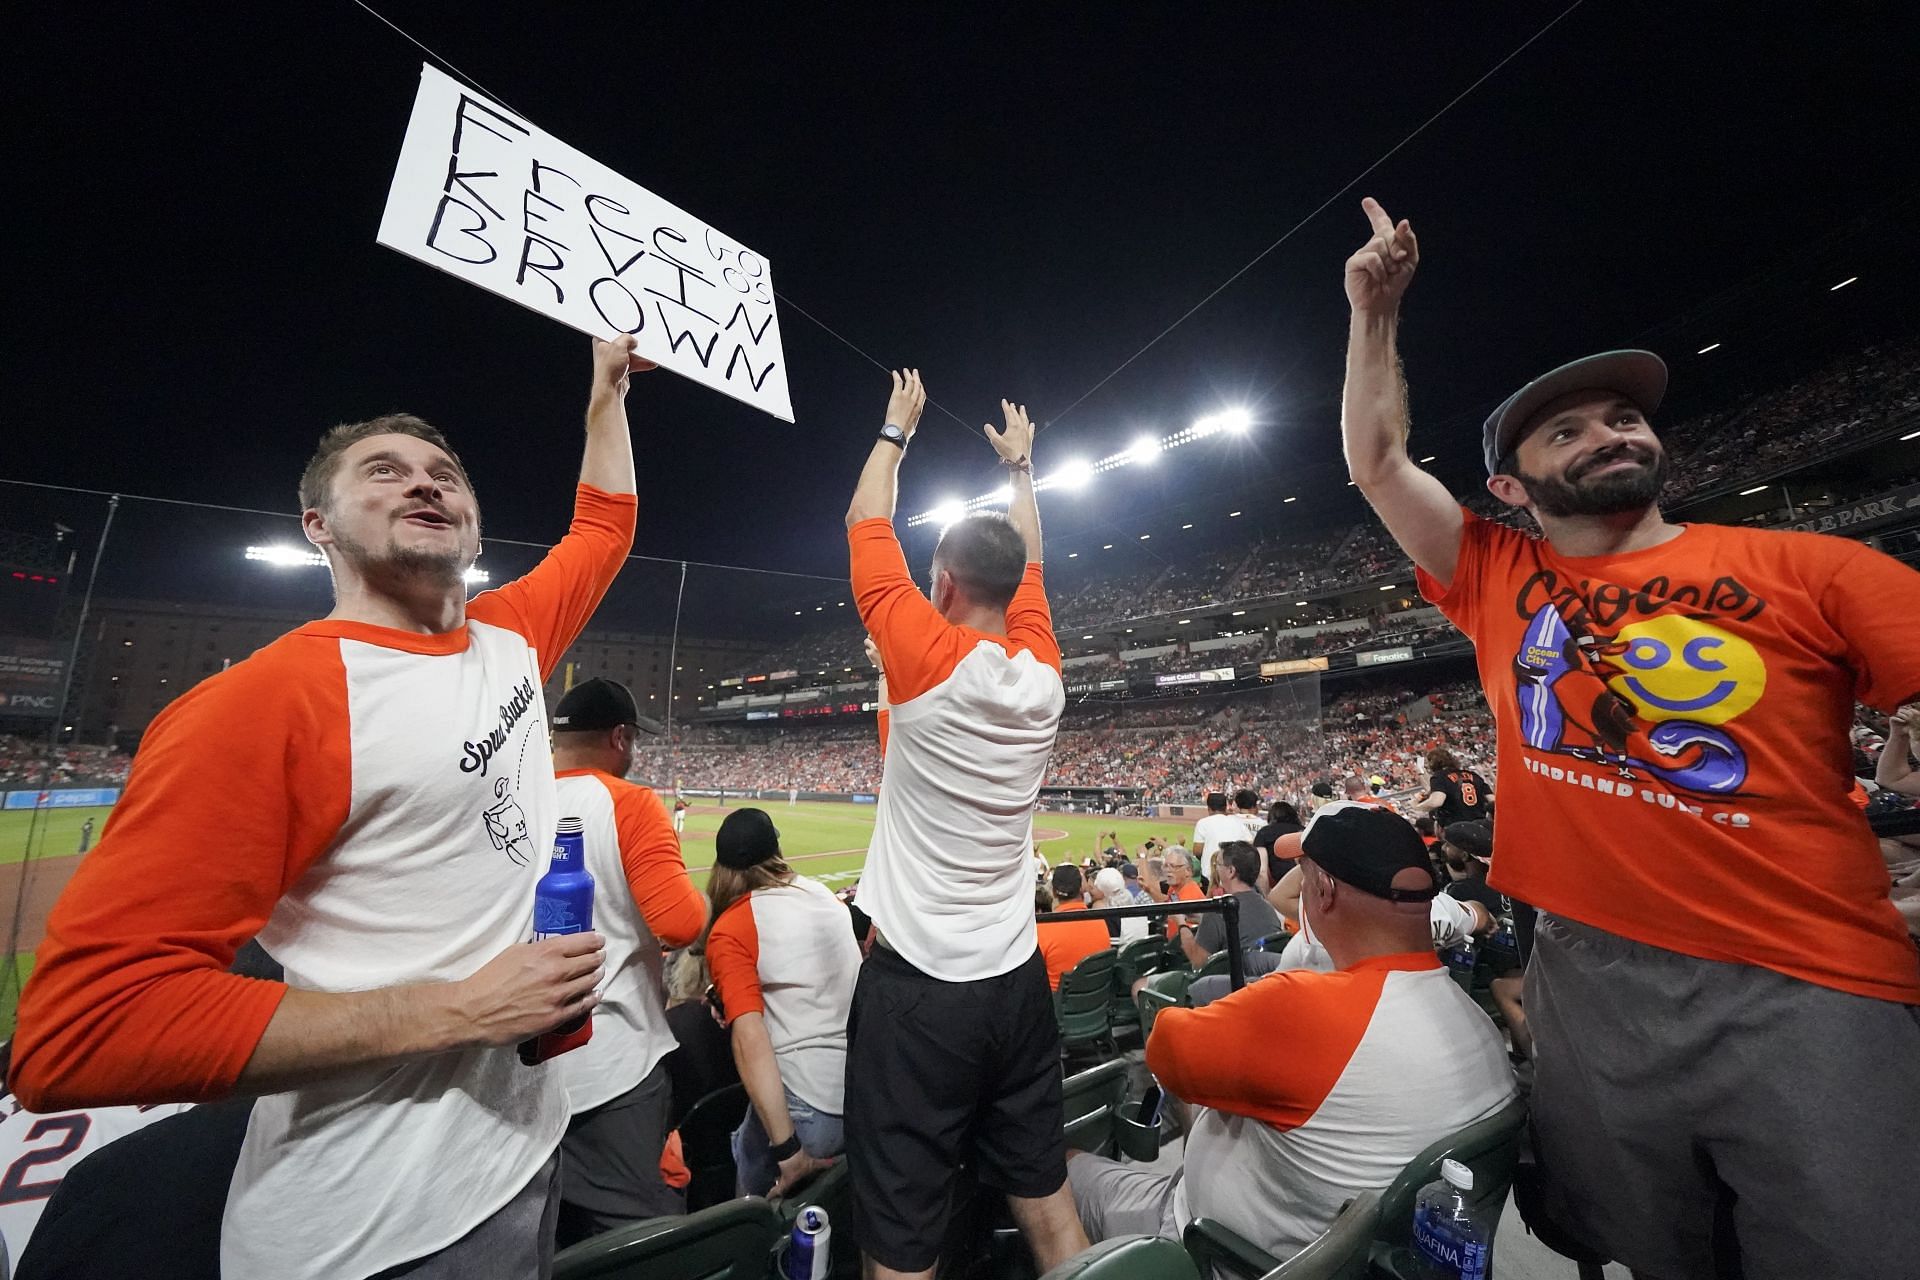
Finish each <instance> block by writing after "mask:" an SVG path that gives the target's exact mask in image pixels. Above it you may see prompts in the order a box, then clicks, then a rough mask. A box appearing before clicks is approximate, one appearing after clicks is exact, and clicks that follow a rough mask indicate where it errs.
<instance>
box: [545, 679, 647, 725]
mask: <svg viewBox="0 0 1920 1280" xmlns="http://www.w3.org/2000/svg"><path fill="white" fill-rule="evenodd" d="M623 724H630V725H635V726H638V727H639V728H641V729H644V730H646V731H647V732H648V733H659V732H661V731H662V730H661V726H660V722H659V721H657V720H650V719H648V718H647V717H645V716H643V715H641V714H640V708H639V706H638V705H637V704H636V703H635V702H634V700H633V694H632V693H631V692H629V691H628V689H627V686H625V685H623V684H621V683H620V682H619V681H618V680H607V679H604V678H602V677H600V676H595V677H594V678H593V679H591V680H582V681H581V682H580V683H579V684H577V685H575V686H573V688H571V689H569V690H567V692H566V693H565V694H564V695H563V696H562V697H561V699H560V705H559V706H557V707H555V708H554V709H553V727H554V728H555V729H558V730H561V731H562V732H567V733H572V732H578V731H581V730H593V729H617V728H619V727H620V726H621V725H623Z"/></svg>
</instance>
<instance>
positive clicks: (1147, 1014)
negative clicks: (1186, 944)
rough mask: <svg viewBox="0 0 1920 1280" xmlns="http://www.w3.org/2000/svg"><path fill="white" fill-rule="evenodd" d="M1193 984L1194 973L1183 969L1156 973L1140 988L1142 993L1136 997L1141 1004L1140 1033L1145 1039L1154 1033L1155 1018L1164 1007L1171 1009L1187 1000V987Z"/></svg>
mask: <svg viewBox="0 0 1920 1280" xmlns="http://www.w3.org/2000/svg"><path fill="white" fill-rule="evenodd" d="M1192 985H1193V974H1192V973H1190V972H1185V971H1181V970H1174V971H1172V972H1169V973H1156V974H1154V975H1153V976H1152V977H1151V978H1148V979H1147V985H1146V986H1144V987H1142V988H1140V994H1139V995H1138V996H1136V997H1135V999H1136V1000H1137V1001H1138V1002H1139V1005H1140V1035H1141V1037H1142V1038H1143V1039H1144V1038H1145V1037H1147V1036H1150V1035H1152V1034H1153V1020H1154V1019H1155V1018H1156V1017H1158V1016H1159V1015H1160V1011H1161V1010H1162V1009H1171V1008H1173V1007H1174V1006H1175V1005H1183V1004H1185V1003H1186V1002H1187V988H1188V987H1190V986H1192Z"/></svg>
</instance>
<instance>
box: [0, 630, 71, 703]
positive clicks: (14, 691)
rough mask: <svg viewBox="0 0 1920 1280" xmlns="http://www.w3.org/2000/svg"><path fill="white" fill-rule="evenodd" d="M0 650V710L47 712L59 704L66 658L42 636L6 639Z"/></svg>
mask: <svg viewBox="0 0 1920 1280" xmlns="http://www.w3.org/2000/svg"><path fill="white" fill-rule="evenodd" d="M6 645H7V647H6V649H4V650H0V712H5V713H6V714H7V715H12V716H50V715H53V714H55V713H56V712H57V711H58V710H59V709H60V708H59V703H60V683H61V677H62V675H63V674H64V673H65V671H66V669H67V660H66V659H65V658H63V657H61V656H60V655H59V654H58V653H56V652H55V650H54V646H53V645H52V643H51V642H49V641H45V640H25V639H21V640H8V641H6Z"/></svg>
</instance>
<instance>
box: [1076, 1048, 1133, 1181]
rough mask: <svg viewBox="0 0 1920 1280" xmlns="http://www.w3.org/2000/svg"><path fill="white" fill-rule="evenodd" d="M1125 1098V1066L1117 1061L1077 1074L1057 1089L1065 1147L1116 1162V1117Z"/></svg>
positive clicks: (1124, 1063)
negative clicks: (1058, 1091) (1064, 1127)
mask: <svg viewBox="0 0 1920 1280" xmlns="http://www.w3.org/2000/svg"><path fill="white" fill-rule="evenodd" d="M1126 1098H1127V1064H1126V1062H1125V1061H1123V1060H1121V1059H1119V1058H1116V1059H1114V1060H1113V1061H1111V1062H1103V1063H1101V1064H1100V1065H1099V1066H1097V1067H1089V1068H1088V1069H1087V1070H1085V1071H1080V1072H1076V1073H1075V1074H1073V1075H1070V1076H1068V1077H1067V1078H1066V1080H1065V1081H1063V1082H1062V1083H1061V1086H1060V1107H1061V1115H1062V1117H1063V1119H1064V1122H1065V1124H1066V1135H1067V1147H1068V1149H1069V1150H1072V1151H1087V1152H1091V1153H1093V1154H1094V1155H1101V1156H1106V1157H1108V1158H1110V1159H1112V1158H1117V1157H1118V1156H1119V1154H1120V1147H1119V1134H1118V1129H1119V1124H1118V1121H1119V1116H1120V1108H1121V1105H1122V1104H1123V1103H1124V1102H1125V1101H1126Z"/></svg>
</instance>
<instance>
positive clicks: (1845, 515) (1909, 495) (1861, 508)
mask: <svg viewBox="0 0 1920 1280" xmlns="http://www.w3.org/2000/svg"><path fill="white" fill-rule="evenodd" d="M1909 511H1911V512H1914V513H1916V514H1920V484H1910V485H1907V486H1906V487H1905V488H1901V489H1895V490H1894V491H1893V492H1891V493H1883V494H1881V495H1880V496H1879V497H1877V498H1872V499H1869V500H1868V501H1866V502H1856V503H1854V504H1853V505H1852V506H1847V507H1836V508H1835V509H1833V510H1832V511H1827V512H1823V513H1822V514H1820V515H1818V516H1816V517H1814V518H1813V519H1811V520H1799V521H1796V522H1794V523H1793V524H1790V525H1788V526H1787V528H1789V529H1794V530H1797V531H1799V532H1801V533H1838V532H1840V531H1841V530H1844V529H1866V528H1871V527H1873V526H1875V525H1881V524H1885V523H1887V522H1888V521H1889V520H1894V519H1897V518H1899V517H1900V516H1903V515H1905V514H1907V513H1908V512H1909Z"/></svg>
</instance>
